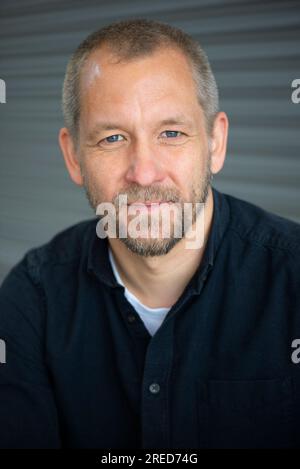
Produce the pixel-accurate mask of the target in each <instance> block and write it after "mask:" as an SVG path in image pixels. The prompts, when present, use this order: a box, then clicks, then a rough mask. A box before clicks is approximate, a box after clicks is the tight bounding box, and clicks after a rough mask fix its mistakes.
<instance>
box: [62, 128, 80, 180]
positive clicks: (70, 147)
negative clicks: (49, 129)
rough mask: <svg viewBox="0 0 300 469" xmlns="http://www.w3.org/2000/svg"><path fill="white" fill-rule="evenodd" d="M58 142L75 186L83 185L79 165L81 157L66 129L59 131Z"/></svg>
mask: <svg viewBox="0 0 300 469" xmlns="http://www.w3.org/2000/svg"><path fill="white" fill-rule="evenodd" d="M58 142H59V146H60V149H61V151H62V154H63V157H64V160H65V164H66V167H67V170H68V172H69V175H70V178H71V179H72V181H73V182H75V184H78V185H79V186H82V185H83V179H82V175H81V171H80V165H79V155H78V153H77V151H76V149H75V145H74V141H73V138H72V136H71V134H70V132H69V130H68V129H67V128H66V127H63V128H62V129H60V131H59V135H58Z"/></svg>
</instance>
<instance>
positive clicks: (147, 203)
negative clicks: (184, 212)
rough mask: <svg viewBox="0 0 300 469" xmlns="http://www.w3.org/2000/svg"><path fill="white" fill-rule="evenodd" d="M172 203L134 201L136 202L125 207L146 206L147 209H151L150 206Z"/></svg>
mask: <svg viewBox="0 0 300 469" xmlns="http://www.w3.org/2000/svg"><path fill="white" fill-rule="evenodd" d="M171 203H172V201H171V200H154V201H146V202H140V201H136V202H131V203H130V204H127V205H129V206H130V205H143V206H145V205H146V206H147V207H151V206H152V205H161V204H171Z"/></svg>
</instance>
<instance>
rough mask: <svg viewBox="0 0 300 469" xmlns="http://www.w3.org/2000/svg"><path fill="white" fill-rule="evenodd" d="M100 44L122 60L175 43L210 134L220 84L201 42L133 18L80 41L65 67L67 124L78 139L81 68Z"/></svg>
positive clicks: (64, 91)
mask: <svg viewBox="0 0 300 469" xmlns="http://www.w3.org/2000/svg"><path fill="white" fill-rule="evenodd" d="M101 45H106V46H108V47H109V49H110V50H111V51H112V52H113V53H114V54H115V55H116V56H117V57H119V58H120V60H123V61H130V60H134V59H135V58H139V57H144V56H147V55H151V54H152V53H153V52H155V51H156V50H157V49H159V48H162V47H168V46H169V47H170V46H171V47H174V48H177V49H179V50H180V51H182V52H183V54H184V55H185V56H186V58H187V60H188V62H189V64H190V66H191V71H192V75H193V79H194V81H195V85H196V89H197V96H198V102H199V104H200V106H201V107H202V109H203V112H204V116H205V124H206V131H207V134H208V135H211V132H212V128H213V123H214V119H215V116H216V114H217V113H218V111H219V96H218V88H217V84H216V81H215V78H214V75H213V72H212V70H211V67H210V64H209V61H208V58H207V55H206V53H205V52H204V50H203V49H202V47H201V46H200V44H199V43H198V42H197V41H196V40H195V39H193V38H192V37H191V36H190V35H188V34H187V33H185V32H184V31H183V30H181V29H179V28H176V27H174V26H170V25H169V24H166V23H162V22H159V21H154V20H149V19H142V18H141V19H130V20H123V21H118V22H114V23H111V24H109V25H108V26H105V27H103V28H101V29H99V30H97V31H95V32H93V33H91V34H90V35H89V36H87V38H86V39H85V40H84V41H83V42H81V44H79V46H78V47H77V49H76V50H75V52H74V53H73V54H72V56H71V58H70V60H69V62H68V64H67V68H66V74H65V79H64V84H63V96H62V109H63V115H64V120H65V126H66V127H67V128H68V129H69V131H70V133H71V135H72V137H73V139H74V141H75V142H77V133H78V124H79V117H80V98H81V94H82V91H81V89H80V72H81V69H82V67H83V65H84V64H85V62H86V61H87V59H88V57H89V56H90V54H91V53H92V52H93V51H94V50H95V49H98V48H99V47H100V46H101Z"/></svg>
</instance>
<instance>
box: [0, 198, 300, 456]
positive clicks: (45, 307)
mask: <svg viewBox="0 0 300 469" xmlns="http://www.w3.org/2000/svg"><path fill="white" fill-rule="evenodd" d="M213 197H214V211H213V222H212V227H211V230H210V234H209V238H208V242H207V245H206V248H205V252H204V257H203V260H202V262H201V264H200V265H199V268H198V270H197V272H196V273H195V274H194V276H193V277H192V278H191V280H190V282H189V283H188V284H187V286H186V288H185V290H184V292H183V293H182V295H181V296H180V298H179V299H178V301H176V303H175V304H174V305H173V306H172V308H171V309H170V311H169V312H168V314H167V316H166V318H165V320H164V321H163V323H162V325H161V326H160V328H159V329H158V331H157V332H156V333H155V334H154V336H153V337H152V336H151V335H150V334H149V332H148V330H147V329H146V327H145V325H144V323H143V322H142V320H141V319H140V317H139V316H138V314H137V313H136V311H135V310H134V308H133V307H132V305H131V304H130V303H129V302H128V301H127V300H126V298H125V296H124V287H123V286H121V285H119V284H118V283H117V281H116V279H115V277H114V275H113V272H112V269H111V266H110V263H109V258H108V249H107V248H108V246H107V239H100V238H98V237H97V234H96V224H97V222H98V218H93V219H91V220H87V221H83V222H81V223H79V224H77V225H75V226H72V227H70V228H68V229H66V230H64V231H63V232H60V233H58V234H57V235H56V236H55V237H54V238H52V240H51V241H50V242H48V243H47V244H44V245H43V246H40V247H38V248H34V249H31V250H30V251H28V252H27V253H26V254H25V255H24V257H23V259H22V260H21V261H20V262H19V263H18V264H17V265H15V266H14V267H13V268H12V269H11V271H10V272H9V274H8V275H7V277H6V278H5V280H4V282H3V284H2V286H1V288H0V339H2V341H3V342H2V344H3V343H5V346H6V357H5V363H1V364H0V447H4V448H7V447H13V448H23V447H31V448H40V447H43V448H46V447H51V448H55V447H65V448H67V447H69V448H149V449H150V448H153V449H159V448H176V449H180V448H211V447H214V448H223V447H225V448H226V447H231V448H240V447H242V448H243V447H255V448H259V447H300V432H299V424H300V363H299V362H300V346H299V345H298V348H299V353H298V349H297V339H300V293H299V287H300V275H299V274H300V263H299V259H300V256H299V238H300V226H299V225H298V224H296V223H294V222H292V221H289V220H286V219H284V218H281V217H279V216H276V215H274V214H272V213H269V212H266V211H264V210H262V209H261V208H259V207H256V206H255V205H252V204H250V203H248V202H245V201H242V200H240V199H237V198H235V197H233V196H230V195H226V194H222V193H221V192H219V191H217V190H216V189H213ZM298 343H299V344H300V340H298ZM2 357H3V352H2ZM2 361H4V360H3V359H2Z"/></svg>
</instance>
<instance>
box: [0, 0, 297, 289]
mask: <svg viewBox="0 0 300 469" xmlns="http://www.w3.org/2000/svg"><path fill="white" fill-rule="evenodd" d="M129 17H146V18H152V19H158V20H161V21H165V22H168V23H170V24H173V25H176V26H179V27H182V28H183V29H185V30H186V31H187V32H189V33H191V34H192V35H193V36H194V37H196V38H197V39H199V41H200V42H201V43H202V45H203V46H204V48H205V50H206V51H207V53H208V56H209V58H210V61H211V64H212V67H213V70H214V72H215V75H216V79H217V82H218V84H219V89H220V98H221V108H222V110H224V111H226V112H227V114H228V116H229V121H230V134H229V146H228V156H227V161H226V165H225V168H224V170H223V172H222V174H220V175H218V176H216V177H215V178H214V184H215V186H216V187H217V188H219V189H220V190H222V191H224V192H227V193H231V194H233V195H236V196H238V197H241V198H244V199H247V200H250V201H252V202H254V203H257V204H258V205H261V206H262V207H265V208H266V209H269V210H272V211H274V212H276V213H278V214H280V215H283V216H286V217H288V218H291V219H294V220H297V221H300V204H299V194H300V191H299V181H300V158H299V156H300V155H299V149H300V139H299V135H300V133H299V124H300V104H299V105H297V104H293V103H292V101H291V92H292V88H291V83H292V80H293V79H295V78H300V2H299V1H269V2H268V1H255V0H253V1H243V0H239V1H226V0H185V1H184V2H183V1H179V0H173V1H167V0H151V2H150V1H149V2H141V1H140V0H138V1H136V0H130V1H129V0H128V1H121V0H119V1H118V0H113V1H111V2H107V1H96V0H86V1H82V0H80V1H79V0H69V1H68V0H65V1H63V0H1V3H0V78H2V79H4V80H5V82H6V86H7V103H6V104H0V122H1V125H0V281H1V279H2V278H3V277H4V275H5V274H6V273H7V271H8V270H9V269H10V268H11V266H12V265H13V264H15V262H16V261H17V260H19V258H20V257H21V256H22V255H23V254H24V252H25V251H26V250H27V249H29V248H30V247H33V246H36V245H38V244H41V243H42V242H45V241H47V240H48V239H50V237H51V236H52V235H53V234H55V233H56V232H58V231H59V230H61V229H63V228H64V227H67V226H69V225H71V224H73V223H75V222H77V221H80V220H82V219H85V218H89V217H91V216H93V212H92V211H91V209H90V208H89V207H88V204H87V201H86V198H85V196H84V193H83V191H82V190H80V189H79V188H77V187H76V186H74V185H73V184H72V182H71V181H70V180H69V177H68V175H67V172H66V169H65V166H64V163H63V159H62V156H61V154H60V150H59V147H58V143H57V133H58V129H59V128H60V126H61V125H62V116H61V111H60V93H61V85H62V80H63V76H64V70H65V66H66V63H67V60H68V57H69V55H70V54H71V52H72V51H73V49H74V48H75V47H76V46H77V45H78V43H79V42H80V41H81V40H82V39H83V38H84V37H85V36H86V35H87V34H88V33H90V32H91V31H93V30H95V29H98V28H99V27H101V26H103V25H106V24H108V23H110V22H112V21H115V20H118V19H124V18H129Z"/></svg>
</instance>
